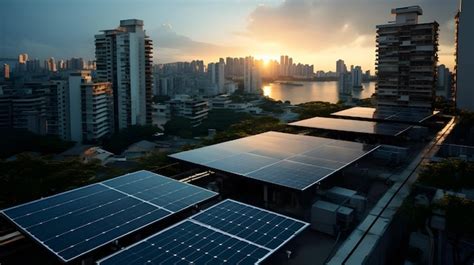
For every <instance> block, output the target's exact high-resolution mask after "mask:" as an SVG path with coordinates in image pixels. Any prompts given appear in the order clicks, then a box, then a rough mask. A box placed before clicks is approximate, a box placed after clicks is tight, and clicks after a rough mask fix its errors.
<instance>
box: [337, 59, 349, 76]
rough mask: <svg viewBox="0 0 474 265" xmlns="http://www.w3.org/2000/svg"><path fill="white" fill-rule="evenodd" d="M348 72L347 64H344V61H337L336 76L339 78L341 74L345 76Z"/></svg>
mask: <svg viewBox="0 0 474 265" xmlns="http://www.w3.org/2000/svg"><path fill="white" fill-rule="evenodd" d="M346 72H347V68H346V64H345V63H344V61H343V60H341V59H339V60H337V61H336V74H337V76H340V75H341V74H344V73H346Z"/></svg>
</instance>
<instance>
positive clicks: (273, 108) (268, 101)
mask: <svg viewBox="0 0 474 265" xmlns="http://www.w3.org/2000/svg"><path fill="white" fill-rule="evenodd" d="M258 107H259V108H261V109H262V110H263V111H267V112H273V113H283V102H282V101H281V100H278V101H276V100H274V99H272V98H269V97H264V98H263V99H262V103H260V104H258Z"/></svg>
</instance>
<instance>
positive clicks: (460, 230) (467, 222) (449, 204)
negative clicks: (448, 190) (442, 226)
mask: <svg viewBox="0 0 474 265" xmlns="http://www.w3.org/2000/svg"><path fill="white" fill-rule="evenodd" d="M438 207H440V208H441V209H443V210H444V211H445V212H446V222H447V223H446V226H447V229H448V231H449V232H451V233H454V234H456V235H458V236H468V237H472V236H474V225H473V224H474V202H473V201H471V200H467V199H463V198H459V197H456V196H445V197H444V199H443V200H442V201H441V202H440V203H439V205H438Z"/></svg>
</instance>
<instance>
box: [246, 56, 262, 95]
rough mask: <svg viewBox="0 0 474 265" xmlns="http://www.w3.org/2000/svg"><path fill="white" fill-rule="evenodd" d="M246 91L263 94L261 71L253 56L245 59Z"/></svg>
mask: <svg viewBox="0 0 474 265" xmlns="http://www.w3.org/2000/svg"><path fill="white" fill-rule="evenodd" d="M244 91H245V92H246V93H251V94H260V93H261V92H262V77H261V73H260V69H259V68H258V66H257V65H256V64H255V62H254V59H253V57H251V56H248V57H245V63H244Z"/></svg>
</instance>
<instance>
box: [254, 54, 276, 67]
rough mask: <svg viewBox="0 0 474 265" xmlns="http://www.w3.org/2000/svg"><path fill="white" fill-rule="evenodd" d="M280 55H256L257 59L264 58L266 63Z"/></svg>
mask: <svg viewBox="0 0 474 265" xmlns="http://www.w3.org/2000/svg"><path fill="white" fill-rule="evenodd" d="M277 58H278V56H272V55H268V54H262V55H256V56H255V59H258V60H262V61H263V64H264V65H268V63H270V61H272V60H276V59H277Z"/></svg>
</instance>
